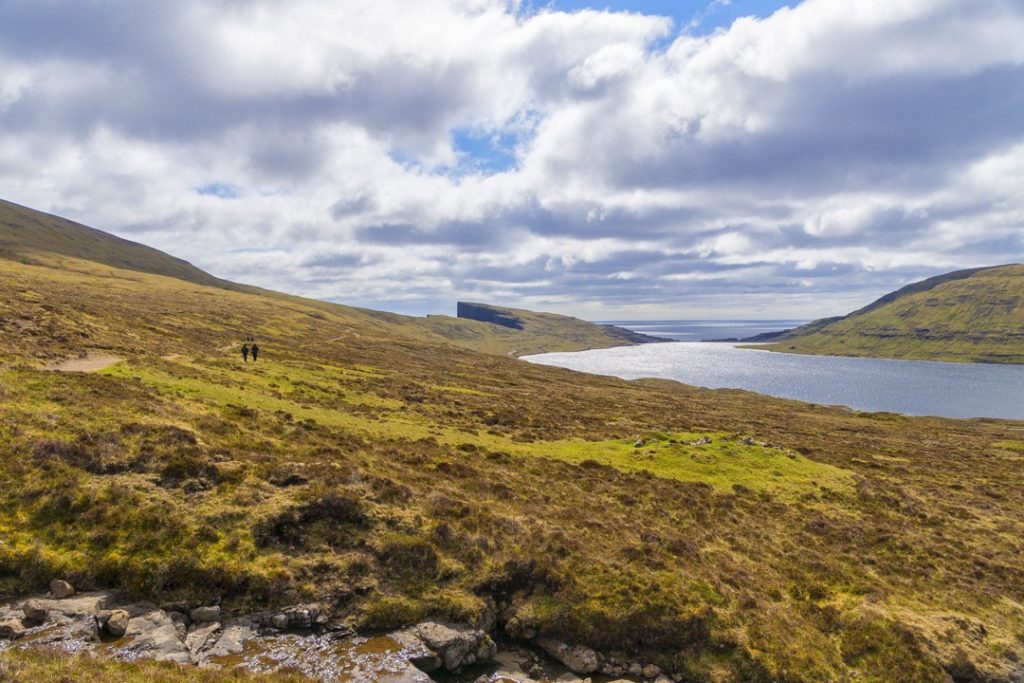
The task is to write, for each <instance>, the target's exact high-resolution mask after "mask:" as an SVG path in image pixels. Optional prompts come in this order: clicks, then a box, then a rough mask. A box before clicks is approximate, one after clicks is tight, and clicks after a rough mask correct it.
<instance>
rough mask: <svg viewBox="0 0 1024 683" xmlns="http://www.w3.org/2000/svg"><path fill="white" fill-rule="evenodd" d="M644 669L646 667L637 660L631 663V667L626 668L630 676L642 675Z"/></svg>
mask: <svg viewBox="0 0 1024 683" xmlns="http://www.w3.org/2000/svg"><path fill="white" fill-rule="evenodd" d="M643 671H644V668H643V667H642V666H641V665H640V664H638V663H637V662H633V663H632V664H630V665H629V668H628V669H626V672H627V673H628V674H629V675H630V676H640V675H642V674H643Z"/></svg>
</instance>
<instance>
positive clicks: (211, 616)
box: [188, 605, 220, 624]
mask: <svg viewBox="0 0 1024 683" xmlns="http://www.w3.org/2000/svg"><path fill="white" fill-rule="evenodd" d="M188 616H189V617H190V618H191V619H192V621H194V622H195V623H197V624H212V623H213V622H215V621H220V607H218V606H217V605H205V606H203V607H196V608H195V609H194V610H192V611H191V612H189V615H188Z"/></svg>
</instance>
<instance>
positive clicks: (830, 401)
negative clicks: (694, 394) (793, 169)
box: [524, 342, 1024, 420]
mask: <svg viewBox="0 0 1024 683" xmlns="http://www.w3.org/2000/svg"><path fill="white" fill-rule="evenodd" d="M524 360H528V361H530V362H532V363H541V364H544V365H555V366H559V367H563V368H569V369H571V370H579V371H582V372H590V373H595V374H599V375H612V376H615V377H621V378H623V379H639V378H642V377H660V378H664V379H674V380H678V381H680V382H683V383H685V384H692V385H695V386H701V387H708V388H712V389H722V388H730V389H747V390H749V391H756V392H758V393H761V394H768V395H770V396H779V397H782V398H791V399H796V400H800V401H807V402H810V403H821V404H826V405H845V406H849V407H850V408H853V409H855V410H862V411H872V412H881V411H885V412H894V413H904V414H907V415H938V416H943V417H957V418H970V417H994V418H1007V419H1015V420H1024V366H1021V365H987V364H979V363H937V362H933V361H905V360H885V359H876V358H844V357H837V356H801V355H796V354H789V353H777V352H773V351H764V350H759V349H742V348H738V345H736V344H728V343H706V342H677V343H666V344H645V345H642V346H624V347H618V348H612V349H599V350H594V351H580V352H578V353H546V354H540V355H536V356H526V357H524Z"/></svg>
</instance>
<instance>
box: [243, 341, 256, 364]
mask: <svg viewBox="0 0 1024 683" xmlns="http://www.w3.org/2000/svg"><path fill="white" fill-rule="evenodd" d="M252 359H253V360H256V354H255V353H254V354H252ZM242 360H243V361H245V362H246V363H248V362H249V345H248V344H242Z"/></svg>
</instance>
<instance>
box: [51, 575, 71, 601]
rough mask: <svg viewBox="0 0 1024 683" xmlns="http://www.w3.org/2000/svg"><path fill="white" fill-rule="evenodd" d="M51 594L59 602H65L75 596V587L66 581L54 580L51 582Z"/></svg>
mask: <svg viewBox="0 0 1024 683" xmlns="http://www.w3.org/2000/svg"><path fill="white" fill-rule="evenodd" d="M50 593H51V594H52V595H53V597H55V598H57V599H58V600H63V599H64V598H70V597H71V596H72V595H74V594H75V587H74V586H72V585H71V584H70V583H68V582H67V581H65V580H64V579H54V580H53V581H51V582H50Z"/></svg>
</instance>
